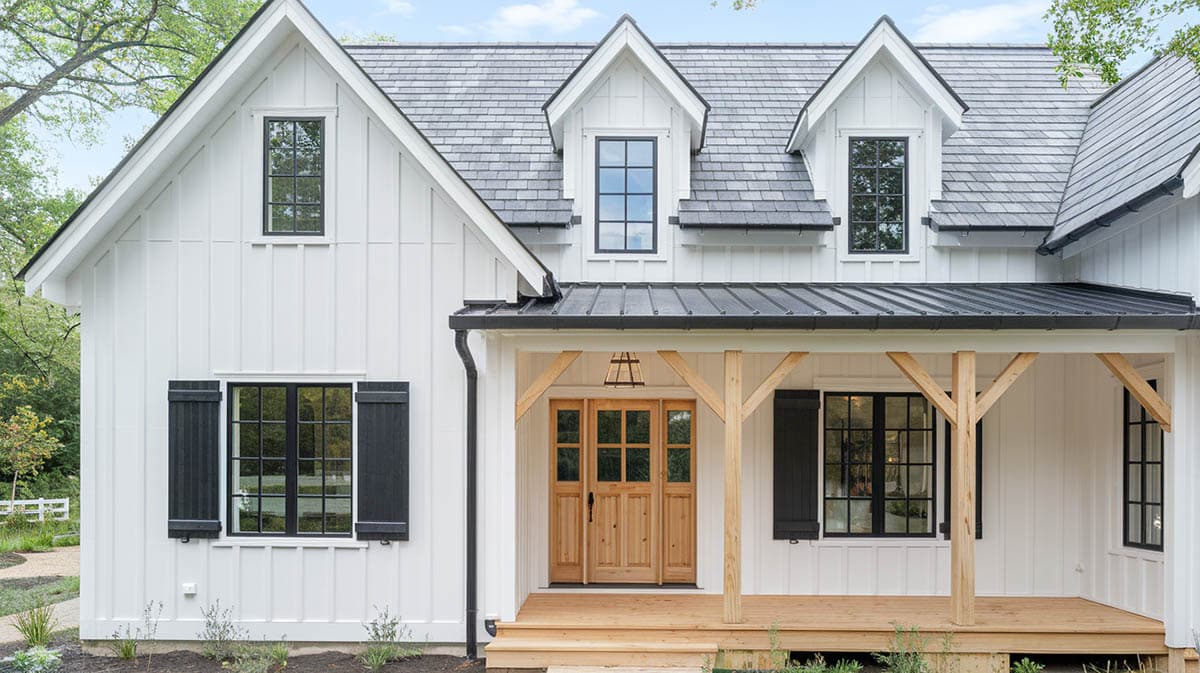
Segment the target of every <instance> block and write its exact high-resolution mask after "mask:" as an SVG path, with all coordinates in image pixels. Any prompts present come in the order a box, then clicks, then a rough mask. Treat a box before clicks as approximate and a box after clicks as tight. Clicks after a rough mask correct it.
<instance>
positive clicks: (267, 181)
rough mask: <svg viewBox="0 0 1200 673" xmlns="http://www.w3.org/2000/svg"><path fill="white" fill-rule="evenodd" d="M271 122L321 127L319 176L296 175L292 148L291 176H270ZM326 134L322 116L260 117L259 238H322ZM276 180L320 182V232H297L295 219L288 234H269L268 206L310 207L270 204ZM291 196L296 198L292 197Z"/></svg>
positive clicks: (325, 184) (272, 232) (282, 232)
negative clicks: (261, 152) (303, 178)
mask: <svg viewBox="0 0 1200 673" xmlns="http://www.w3.org/2000/svg"><path fill="white" fill-rule="evenodd" d="M273 122H291V123H293V124H297V123H300V122H317V123H318V124H320V126H321V143H320V144H321V154H320V157H319V159H318V163H319V165H320V172H319V173H317V174H316V175H297V173H296V168H295V149H296V148H295V147H293V148H292V173H291V174H285V173H279V174H273V173H271V124H272V123H273ZM326 131H327V129H326V124H325V117H324V116H304V115H296V116H293V115H271V116H264V117H263V128H262V137H263V145H262V148H263V156H262V166H263V195H262V197H263V198H262V202H263V219H262V235H263V236H284V237H286V236H308V237H314V236H325V233H326V224H327V222H326V218H325V203H326V201H328V200H329V189H328V187H329V185H328V181H327V179H326V178H327V177H328V176H327V175H326V173H327V171H326V170H325V164H326V161H325V159H326V156H325V148H326V145H327V143H326V138H327V137H328V136H327V133H326ZM294 137H295V131H294V130H293V138H294ZM279 177H291V178H293V179H295V178H297V177H306V178H314V177H315V178H320V180H321V201H320V203H319V204H317V205H318V206H319V207H320V213H321V215H320V218H321V229H320V231H299V230H297V229H296V218H295V215H293V216H292V230H291V231H272V230H271V206H273V205H291V206H293V207H295V206H297V205H312V204H309V203H299V202H297V201H294V200H293V201H292V202H291V203H290V204H287V203H282V202H276V201H272V200H271V178H279ZM293 196H295V194H294V193H293Z"/></svg>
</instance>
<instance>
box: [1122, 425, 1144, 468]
mask: <svg viewBox="0 0 1200 673" xmlns="http://www.w3.org/2000/svg"><path fill="white" fill-rule="evenodd" d="M1126 432H1128V433H1129V460H1134V461H1138V460H1141V459H1142V426H1141V425H1140V424H1139V425H1131V426H1129V427H1128V428H1127V430H1126Z"/></svg>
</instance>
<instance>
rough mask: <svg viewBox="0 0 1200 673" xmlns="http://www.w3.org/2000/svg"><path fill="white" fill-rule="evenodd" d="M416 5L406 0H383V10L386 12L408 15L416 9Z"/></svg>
mask: <svg viewBox="0 0 1200 673" xmlns="http://www.w3.org/2000/svg"><path fill="white" fill-rule="evenodd" d="M416 9H417V8H416V7H415V6H414V5H413V4H412V3H411V2H409V1H408V0H384V3H383V11H384V13H386V14H396V15H399V16H408V15H410V14H412V13H413V12H415V11H416Z"/></svg>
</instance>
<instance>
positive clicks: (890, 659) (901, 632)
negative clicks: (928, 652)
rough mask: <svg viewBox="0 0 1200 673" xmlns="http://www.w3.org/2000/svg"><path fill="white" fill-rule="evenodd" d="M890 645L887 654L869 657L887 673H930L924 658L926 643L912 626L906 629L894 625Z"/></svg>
mask: <svg viewBox="0 0 1200 673" xmlns="http://www.w3.org/2000/svg"><path fill="white" fill-rule="evenodd" d="M895 628H896V631H895V633H894V634H893V635H892V644H891V646H890V647H889V648H888V651H887V652H875V653H874V654H872V655H871V656H872V657H874V658H875V661H877V662H879V665H880V667H882V668H883V670H884V671H887V673H931V669H930V666H929V660H928V659H926V658H925V649H926V647H925V646H926V644H927V643H926V642H925V640H924V639H923V638H922V637H921V633H920V631H918V630H917V628H916V627H915V626H914V627H913V628H911V629H906V628H904V627H903V626H901V625H899V624H896V625H895Z"/></svg>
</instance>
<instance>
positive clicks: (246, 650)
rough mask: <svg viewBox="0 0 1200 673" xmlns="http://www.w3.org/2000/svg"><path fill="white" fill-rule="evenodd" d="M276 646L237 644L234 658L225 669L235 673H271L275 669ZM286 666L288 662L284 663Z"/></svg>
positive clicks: (226, 664)
mask: <svg viewBox="0 0 1200 673" xmlns="http://www.w3.org/2000/svg"><path fill="white" fill-rule="evenodd" d="M273 650H274V646H270V645H263V644H259V643H237V644H236V645H234V647H233V658H232V659H230V660H229V661H228V662H225V664H224V667H225V668H228V669H229V670H231V671H233V673H271V671H273V670H276V669H275V664H276V660H275V653H274V651H273ZM283 665H284V666H286V665H287V661H286V660H285V661H284V664H283Z"/></svg>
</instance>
